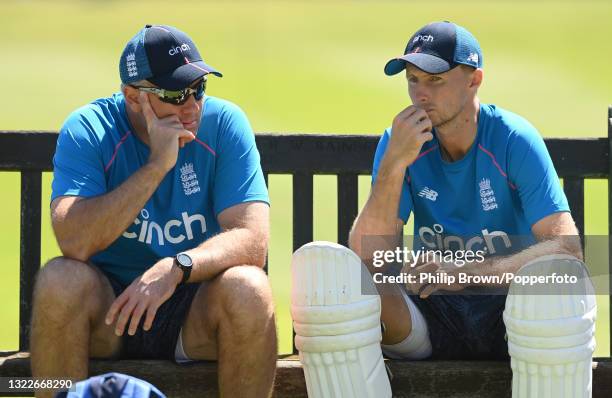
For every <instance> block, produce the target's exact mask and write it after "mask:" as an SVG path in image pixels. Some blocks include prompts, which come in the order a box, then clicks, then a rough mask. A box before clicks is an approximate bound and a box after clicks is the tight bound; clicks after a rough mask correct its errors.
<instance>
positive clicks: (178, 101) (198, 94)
mask: <svg viewBox="0 0 612 398" xmlns="http://www.w3.org/2000/svg"><path fill="white" fill-rule="evenodd" d="M130 86H131V87H134V88H136V89H138V90H140V91H144V92H146V93H151V94H155V95H157V96H158V97H159V100H160V101H162V102H165V103H167V104H172V105H183V104H184V103H185V102H187V101H188V100H189V96H190V95H191V94H193V96H194V97H195V99H196V101H199V100H201V99H202V98H203V97H204V92H205V91H206V78H203V79H202V80H200V81H198V82H197V83H195V84H193V85H192V86H191V87H187V88H184V89H182V90H166V89H163V88H157V87H142V86H134V85H131V84H130Z"/></svg>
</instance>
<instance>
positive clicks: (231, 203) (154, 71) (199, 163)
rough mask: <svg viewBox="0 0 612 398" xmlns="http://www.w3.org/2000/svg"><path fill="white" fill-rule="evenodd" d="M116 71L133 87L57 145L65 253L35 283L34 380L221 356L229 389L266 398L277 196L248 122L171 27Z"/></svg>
mask: <svg viewBox="0 0 612 398" xmlns="http://www.w3.org/2000/svg"><path fill="white" fill-rule="evenodd" d="M119 69H120V76H121V83H122V84H121V92H120V93H116V94H114V95H112V96H111V97H108V98H100V99H97V100H95V101H94V102H92V103H90V104H88V105H85V106H83V107H81V108H79V109H77V110H76V111H74V112H73V113H72V114H71V115H70V116H69V117H68V119H67V120H66V122H65V123H64V125H63V127H62V128H61V131H60V134H59V137H58V141H57V149H56V153H55V157H54V160H53V162H54V178H53V186H52V190H53V192H52V197H51V213H52V222H53V228H54V232H55V235H56V238H57V242H58V244H59V247H60V249H61V250H62V253H63V256H62V257H58V258H55V259H52V260H51V261H49V262H48V263H47V264H46V265H45V267H43V268H42V269H41V271H40V273H39V275H38V278H37V283H36V287H35V292H34V309H33V317H32V332H31V351H32V373H33V375H34V376H37V377H59V378H67V377H70V378H74V379H84V378H86V376H87V373H88V359H89V358H90V357H95V358H167V359H171V360H176V361H177V362H185V361H191V360H218V363H219V390H220V393H221V395H223V396H232V397H237V396H240V397H265V396H269V395H270V394H271V390H272V385H273V380H274V373H275V365H276V355H277V346H276V330H275V321H274V306H273V302H272V293H271V289H270V285H269V282H268V279H267V276H266V274H265V272H264V271H263V270H262V268H263V267H264V264H265V258H266V251H267V244H268V234H269V233H268V215H269V199H268V192H267V189H266V185H265V181H264V177H263V173H262V170H261V166H260V159H259V153H258V151H257V148H256V146H255V137H254V135H253V132H252V130H251V127H250V125H249V122H248V120H247V118H246V116H245V115H244V113H243V112H242V110H241V109H240V108H239V107H237V106H236V105H234V104H232V103H230V102H228V101H225V100H222V99H219V98H215V97H211V96H207V95H205V89H206V85H207V80H208V77H209V76H210V75H215V76H218V77H221V76H222V75H221V73H220V72H219V71H217V70H216V69H215V68H213V67H212V66H210V65H208V64H207V63H205V62H204V61H203V59H202V57H201V55H200V53H199V51H198V49H197V48H196V45H195V43H194V42H193V41H192V40H191V39H190V38H189V37H188V36H187V35H186V34H185V33H183V32H182V31H180V30H178V29H176V28H174V27H171V26H165V25H153V26H152V25H147V26H146V27H144V28H143V29H142V30H140V31H139V32H138V33H137V34H136V36H134V37H133V38H132V39H131V40H130V41H129V42H128V43H127V45H126V47H125V49H124V51H123V53H122V55H121V58H120V61H119ZM45 394H50V391H45V392H42V391H41V392H40V395H39V396H49V395H45Z"/></svg>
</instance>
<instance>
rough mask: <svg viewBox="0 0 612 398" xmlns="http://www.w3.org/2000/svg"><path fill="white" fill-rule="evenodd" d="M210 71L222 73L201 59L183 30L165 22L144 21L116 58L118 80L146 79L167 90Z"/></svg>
mask: <svg viewBox="0 0 612 398" xmlns="http://www.w3.org/2000/svg"><path fill="white" fill-rule="evenodd" d="M208 73H212V74H214V75H216V76H219V77H221V76H223V75H222V74H221V73H220V72H219V71H217V70H216V69H215V68H213V67H212V66H210V65H207V64H206V63H204V61H203V60H202V57H201V56H200V53H199V51H198V49H197V48H196V46H195V44H194V43H193V41H192V40H191V39H190V38H189V36H187V35H186V34H185V33H184V32H181V31H180V30H178V29H176V28H174V27H172V26H167V25H147V26H145V27H144V28H143V29H141V30H140V31H139V32H138V33H137V34H136V36H134V37H132V39H131V40H130V41H129V42H128V43H127V45H126V46H125V49H124V50H123V53H122V54H121V58H120V59H119V74H120V75H121V82H123V83H124V84H131V83H134V82H137V81H139V80H148V81H150V82H151V83H153V84H155V85H156V86H159V87H161V88H164V89H166V90H182V89H184V88H185V87H188V86H189V85H190V84H191V83H193V81H194V80H197V79H199V78H201V77H202V76H204V75H206V74H208Z"/></svg>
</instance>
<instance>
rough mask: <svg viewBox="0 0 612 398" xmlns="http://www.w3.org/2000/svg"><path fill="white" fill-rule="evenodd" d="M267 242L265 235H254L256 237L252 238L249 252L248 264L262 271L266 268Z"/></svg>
mask: <svg viewBox="0 0 612 398" xmlns="http://www.w3.org/2000/svg"><path fill="white" fill-rule="evenodd" d="M268 241H269V237H268V235H267V234H256V236H254V237H253V243H254V245H253V248H252V250H251V255H250V257H251V261H250V263H251V264H253V265H255V266H257V267H259V268H262V269H263V268H264V267H265V266H266V257H267V256H268Z"/></svg>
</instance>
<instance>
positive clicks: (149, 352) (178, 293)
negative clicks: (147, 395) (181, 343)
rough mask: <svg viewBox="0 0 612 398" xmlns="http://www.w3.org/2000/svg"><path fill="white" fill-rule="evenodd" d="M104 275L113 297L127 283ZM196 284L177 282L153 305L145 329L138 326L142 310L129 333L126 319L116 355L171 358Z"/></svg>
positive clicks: (142, 321)
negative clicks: (148, 326)
mask: <svg viewBox="0 0 612 398" xmlns="http://www.w3.org/2000/svg"><path fill="white" fill-rule="evenodd" d="M104 275H105V276H106V277H107V278H108V280H109V281H110V283H111V286H112V287H113V291H114V292H115V297H119V295H120V294H121V293H122V292H123V291H124V290H125V289H126V288H127V287H128V285H123V284H122V283H121V282H119V281H118V280H116V279H114V278H113V277H112V276H111V275H108V274H106V273H105V274H104ZM199 287H200V284H199V283H187V284H185V285H179V286H177V287H176V290H175V291H174V293H173V294H172V296H171V297H170V298H169V299H168V300H167V301H166V302H164V303H163V304H162V305H161V306H160V307H159V308H158V309H157V312H156V314H155V319H154V320H153V325H152V326H151V329H149V330H148V331H145V330H144V329H143V328H142V325H143V323H144V320H145V317H146V313H145V314H144V315H143V316H142V318H141V320H140V323H139V324H138V328H137V329H136V333H135V334H134V335H133V336H130V335H129V334H128V333H127V329H128V326H129V321H128V323H127V325H126V327H125V331H124V333H123V337H122V341H121V353H120V358H122V359H170V360H172V361H174V352H175V349H176V342H177V341H178V338H179V333H180V331H181V328H182V327H183V323H184V322H185V319H186V318H187V314H188V313H189V308H190V307H191V302H192V301H193V298H194V297H195V294H196V292H197V291H198V288H199Z"/></svg>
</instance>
